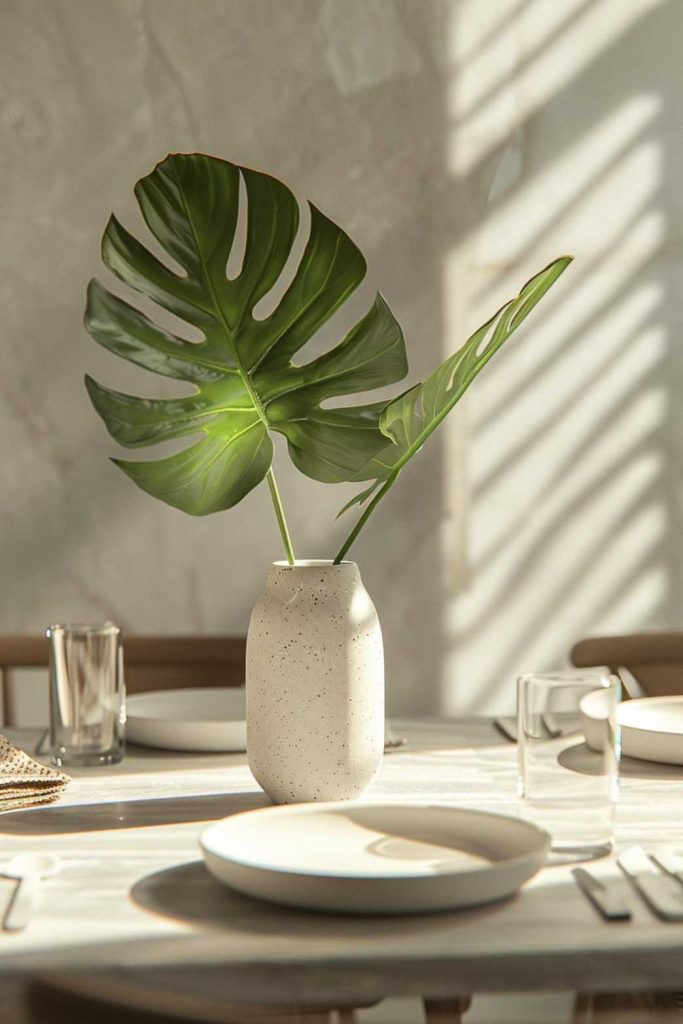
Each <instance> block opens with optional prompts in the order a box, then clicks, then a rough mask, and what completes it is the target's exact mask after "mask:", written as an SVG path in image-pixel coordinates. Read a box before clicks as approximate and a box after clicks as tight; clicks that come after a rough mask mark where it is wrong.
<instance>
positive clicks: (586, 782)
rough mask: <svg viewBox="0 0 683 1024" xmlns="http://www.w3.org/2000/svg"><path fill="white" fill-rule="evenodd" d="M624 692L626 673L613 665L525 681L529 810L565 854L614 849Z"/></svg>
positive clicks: (520, 697) (522, 786)
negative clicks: (619, 715) (619, 723)
mask: <svg viewBox="0 0 683 1024" xmlns="http://www.w3.org/2000/svg"><path fill="white" fill-rule="evenodd" d="M620 699H621V686H620V683H619V680H618V679H617V678H616V676H613V675H611V674H610V673H609V672H608V671H606V670H600V669H596V670H588V671H583V670H577V671H567V672H548V673H544V674H539V675H525V676H522V677H521V678H520V679H519V681H518V684H517V718H518V721H517V726H518V736H519V741H518V751H519V794H520V797H521V799H522V805H523V814H524V816H525V817H528V818H529V819H531V820H532V821H533V822H535V824H537V825H539V826H540V827H541V828H544V829H545V830H546V831H547V832H549V833H550V835H551V836H552V850H553V851H555V853H556V855H559V858H560V859H567V860H573V859H576V860H579V859H581V860H585V859H589V858H591V857H601V856H603V855H604V854H606V853H609V851H610V850H611V848H612V842H613V838H614V816H615V810H616V802H617V798H618V765H619V753H620V742H619V730H618V727H617V724H616V710H617V704H618V703H619V700H620ZM556 859H557V858H556Z"/></svg>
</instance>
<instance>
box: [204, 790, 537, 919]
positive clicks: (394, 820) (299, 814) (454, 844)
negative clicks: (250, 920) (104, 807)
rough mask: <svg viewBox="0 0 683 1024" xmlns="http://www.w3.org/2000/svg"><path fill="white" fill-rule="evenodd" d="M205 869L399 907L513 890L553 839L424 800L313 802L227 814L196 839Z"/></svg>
mask: <svg viewBox="0 0 683 1024" xmlns="http://www.w3.org/2000/svg"><path fill="white" fill-rule="evenodd" d="M200 845H201V848H202V852H203V854H204V857H205V859H206V863H207V866H208V868H209V870H210V871H211V873H212V874H213V875H214V876H215V877H216V878H217V879H218V880H219V881H221V882H224V883H226V884H227V885H229V886H232V887H233V888H234V889H238V890H240V891H241V892H244V893H246V894H247V895H249V896H256V897H258V898H260V899H264V900H269V901H271V902H275V903H286V904H289V905H291V906H296V907H306V908H309V909H315V910H331V911H341V912H344V913H379V914H399V913H416V912H419V911H430V910H448V909H454V908H458V907H470V906H474V905H476V904H480V903H490V902H492V901H493V900H499V899H502V898H503V897H505V896H510V895H511V894H512V893H514V892H515V891H516V890H517V889H519V887H520V886H521V885H522V884H523V883H524V882H526V881H527V879H529V878H531V877H532V875H535V874H536V872H537V871H538V870H539V869H540V868H541V867H542V866H543V863H544V862H545V859H546V854H547V852H548V848H549V845H550V837H549V836H548V834H547V833H546V832H542V831H541V830H540V829H538V828H536V827H535V826H534V825H531V824H529V823H528V822H525V821H522V820H521V819H519V818H508V817H505V816H503V815H500V814H485V813H484V812H482V811H470V810H461V809H459V808H455V807H445V806H425V805H424V804H420V805H416V804H356V803H320V804H291V805H288V806H284V807H268V808H265V809H262V810H256V811H247V812H245V813H243V814H236V815H233V817H231V818H226V819H225V820H224V821H220V822H218V823H217V824H215V825H212V826H211V827H210V828H208V829H207V830H206V831H205V832H204V833H203V835H202V837H201V839H200Z"/></svg>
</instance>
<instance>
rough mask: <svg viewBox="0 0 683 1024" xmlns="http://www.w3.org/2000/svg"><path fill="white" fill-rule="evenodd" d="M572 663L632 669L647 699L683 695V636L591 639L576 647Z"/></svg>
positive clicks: (614, 669) (661, 634) (650, 634)
mask: <svg viewBox="0 0 683 1024" xmlns="http://www.w3.org/2000/svg"><path fill="white" fill-rule="evenodd" d="M571 662H572V665H575V666H576V667H577V668H593V667H594V666H597V665H607V666H608V668H610V669H611V671H612V672H616V673H618V672H619V670H620V669H624V668H625V669H628V671H629V672H630V673H631V674H632V675H633V676H634V677H635V679H636V680H637V681H638V682H639V683H640V685H641V687H642V689H643V692H644V693H645V695H646V696H647V697H669V696H672V695H674V694H682V693H683V633H634V634H632V635H631V636H602V637H600V636H596V637H590V638H589V639H586V640H580V641H579V642H578V643H577V644H575V645H574V647H572V650H571Z"/></svg>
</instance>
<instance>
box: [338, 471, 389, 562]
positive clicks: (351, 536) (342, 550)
mask: <svg viewBox="0 0 683 1024" xmlns="http://www.w3.org/2000/svg"><path fill="white" fill-rule="evenodd" d="M400 472H401V470H400V469H398V470H395V471H394V472H393V473H392V474H391V476H388V477H387V479H386V480H385V481H384V483H383V484H382V486H381V487H380V489H379V490H378V491H377V494H376V495H375V496H374V498H373V499H372V501H371V502H369V504H368V506H367V508H366V509H365V511H364V512H363V515H362V516H361V517H360V518H359V520H358V522H357V523H356V525H355V526H354V528H353V529H352V530H351V533H350V534H349V535H348V537H347V538H346V540H345V541H344V543H343V544H342V546H341V547H340V549H339V551H338V552H337V555H336V557H335V559H334V564H335V565H339V563H340V562H341V561H343V559H344V556H345V555H346V553H347V552H348V550H349V548H350V547H351V545H352V544H353V542H354V541H355V539H356V537H357V536H358V534H359V533H360V531H361V530H362V529H363V527H364V526H365V524H366V522H367V521H368V519H369V518H370V516H371V515H372V513H373V512H374V510H375V506H376V505H377V504H378V503H379V502H380V501H381V500H382V498H383V497H384V495H385V494H386V493H387V491H388V490H389V488H390V487H392V486H393V485H394V484H395V483H396V478H397V477H398V474H399V473H400Z"/></svg>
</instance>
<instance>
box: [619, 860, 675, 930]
mask: <svg viewBox="0 0 683 1024" xmlns="http://www.w3.org/2000/svg"><path fill="white" fill-rule="evenodd" d="M617 863H618V865H619V867H620V868H621V870H622V871H623V872H624V874H625V875H626V876H627V877H628V878H630V880H631V882H632V883H633V885H634V886H635V888H636V889H637V890H638V892H639V893H640V895H641V896H642V897H643V900H644V901H645V903H647V905H648V907H649V908H650V910H652V911H653V912H654V913H655V914H656V915H657V917H661V918H662V919H663V920H664V921H683V887H681V885H680V883H679V882H678V881H677V880H676V879H675V878H672V877H671V875H663V874H661V873H660V872H658V871H657V870H656V868H655V866H654V864H653V863H652V860H651V859H650V857H648V855H647V854H646V853H645V851H644V850H643V849H642V847H640V846H632V847H631V848H630V849H628V850H626V852H625V853H622V854H621V856H620V857H618V858H617Z"/></svg>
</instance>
